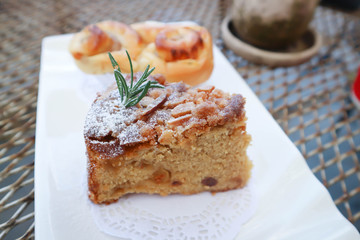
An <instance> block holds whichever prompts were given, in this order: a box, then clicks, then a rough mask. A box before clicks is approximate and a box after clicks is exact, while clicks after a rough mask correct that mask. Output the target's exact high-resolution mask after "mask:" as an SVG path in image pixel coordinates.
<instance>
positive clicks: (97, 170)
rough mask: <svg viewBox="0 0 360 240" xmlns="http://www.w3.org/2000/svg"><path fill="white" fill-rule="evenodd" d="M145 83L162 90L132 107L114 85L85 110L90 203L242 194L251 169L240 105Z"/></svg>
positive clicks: (178, 86)
mask: <svg viewBox="0 0 360 240" xmlns="http://www.w3.org/2000/svg"><path fill="white" fill-rule="evenodd" d="M139 76H140V75H136V76H135V79H137V78H139ZM127 80H128V79H127ZM149 80H151V81H158V82H159V83H160V84H162V85H163V86H164V88H155V89H150V90H149V91H148V93H147V95H146V96H145V97H144V98H143V99H142V100H141V101H140V102H139V103H138V104H137V105H135V106H132V107H129V108H125V107H124V106H123V104H122V103H121V100H120V97H119V92H118V90H117V87H116V85H114V86H113V87H112V88H110V89H108V90H107V91H106V92H105V93H103V94H101V95H99V96H98V97H97V98H96V100H95V101H94V103H93V104H92V106H91V109H90V111H89V113H88V115H87V118H86V123H85V129H84V135H85V142H86V149H87V155H88V185H89V197H90V199H91V200H92V201H93V202H94V203H111V202H113V201H116V200H117V199H119V198H120V197H121V196H123V195H124V194H128V193H149V194H160V195H162V196H165V195H168V194H173V193H179V194H194V193H199V192H202V191H211V192H218V191H227V190H230V189H236V188H241V187H244V186H245V184H246V183H247V181H248V179H249V177H250V170H251V167H252V164H251V162H250V161H249V159H248V157H247V154H246V149H247V147H248V145H249V142H250V139H251V138H250V136H249V135H248V134H247V133H246V116H245V109H244V104H245V99H244V98H243V97H242V96H241V95H230V94H227V93H224V92H223V91H221V90H218V89H215V88H214V87H212V86H209V87H198V88H190V87H189V86H187V85H185V84H183V83H171V84H170V83H166V82H165V80H164V78H163V77H161V76H156V75H155V76H154V77H151V76H150V77H149ZM134 84H135V83H134Z"/></svg>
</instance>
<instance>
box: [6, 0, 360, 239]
mask: <svg viewBox="0 0 360 240" xmlns="http://www.w3.org/2000/svg"><path fill="white" fill-rule="evenodd" d="M230 7H231V1H206V0H197V1H194V0H183V1H171V0H166V1H140V0H139V1H116V0H103V1H85V0H79V1H70V0H59V1H46V0H36V1H20V0H11V1H10V0H3V1H1V2H0V22H1V24H0V40H1V41H0V49H1V51H0V76H1V77H0V239H16V238H23V239H28V238H34V231H35V227H34V226H35V225H34V154H35V151H34V144H35V123H36V104H37V89H38V79H39V66H40V54H41V52H40V47H41V40H42V38H43V37H45V36H48V35H57V34H64V33H70V32H76V31H79V30H80V29H81V28H82V27H83V26H85V25H87V24H89V23H93V22H97V21H100V20H104V19H114V20H118V21H123V22H125V23H133V22H138V21H143V20H148V19H153V20H160V21H178V20H192V21H195V22H197V23H199V24H201V25H204V26H205V27H207V28H208V29H209V30H210V31H211V33H212V35H213V37H214V40H215V41H214V42H215V44H216V45H217V46H218V47H219V48H220V49H221V50H222V51H223V53H224V54H225V55H226V57H227V58H228V59H229V60H230V62H231V63H232V64H233V66H234V67H235V68H236V70H237V71H238V72H239V73H240V74H241V75H242V76H243V78H244V79H245V80H246V81H247V83H248V84H249V86H250V87H251V88H252V89H253V91H254V92H255V93H256V94H257V96H258V97H259V98H260V100H261V101H262V102H263V104H264V105H265V106H266V108H267V109H268V110H269V112H270V113H271V114H272V116H273V117H274V118H275V120H276V121H277V122H278V123H279V125H280V126H281V127H282V129H283V130H284V131H285V133H286V134H287V135H288V136H289V137H290V139H291V140H292V141H293V142H294V144H295V145H296V146H297V147H298V149H299V150H300V151H301V153H302V154H303V156H304V157H305V159H306V161H307V163H308V165H309V167H310V168H311V169H312V171H313V173H314V174H315V176H316V177H317V178H318V179H319V180H320V181H321V182H322V183H323V184H324V185H325V187H326V188H327V189H328V190H329V192H330V194H331V196H332V198H333V200H334V202H335V204H336V205H337V207H338V208H339V210H340V211H341V212H342V213H343V214H344V216H345V217H346V218H348V219H349V220H350V221H351V222H352V223H353V224H354V225H355V226H356V227H357V229H360V163H359V161H360V110H358V109H356V108H355V106H354V104H353V102H352V101H351V98H350V89H351V82H352V80H353V79H354V78H355V73H356V71H357V68H358V67H359V66H360V18H358V17H354V16H351V15H347V14H344V13H342V12H339V11H336V10H331V9H328V8H325V7H318V9H317V11H316V15H315V18H314V20H313V22H312V25H313V27H315V29H316V30H317V31H318V32H319V33H321V34H322V35H323V38H324V45H323V47H322V48H321V49H320V52H319V53H318V54H317V55H316V56H314V57H313V58H312V59H311V60H310V61H308V62H307V63H304V64H301V65H299V66H294V67H287V68H273V69H271V68H268V67H266V66H261V65H255V64H252V63H250V62H248V61H246V60H244V59H242V58H241V57H239V56H237V55H235V54H234V53H233V52H232V51H231V50H229V49H227V48H226V47H224V44H223V41H222V40H221V36H220V25H221V21H222V19H223V18H224V17H225V15H226V13H227V12H228V9H229V8H230Z"/></svg>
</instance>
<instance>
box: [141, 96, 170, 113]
mask: <svg viewBox="0 0 360 240" xmlns="http://www.w3.org/2000/svg"><path fill="white" fill-rule="evenodd" d="M165 101H166V93H163V94H161V95H160V96H159V97H158V98H156V99H155V100H154V101H153V102H152V103H151V104H150V105H149V106H147V108H146V109H145V110H144V111H143V112H142V113H141V115H142V116H148V115H150V114H151V113H153V112H154V111H155V110H156V109H158V108H159V107H161V105H163V104H164V102H165Z"/></svg>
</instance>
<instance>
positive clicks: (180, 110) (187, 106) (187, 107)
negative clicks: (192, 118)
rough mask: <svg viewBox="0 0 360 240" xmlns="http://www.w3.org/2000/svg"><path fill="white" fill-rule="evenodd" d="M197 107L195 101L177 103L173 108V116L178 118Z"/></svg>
mask: <svg viewBox="0 0 360 240" xmlns="http://www.w3.org/2000/svg"><path fill="white" fill-rule="evenodd" d="M194 108H195V104H194V103H193V102H187V103H184V104H180V105H177V106H176V107H175V108H174V109H173V110H171V116H173V117H175V118H177V117H181V116H184V115H186V114H190V113H191V111H192V109H194Z"/></svg>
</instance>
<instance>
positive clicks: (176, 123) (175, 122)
mask: <svg viewBox="0 0 360 240" xmlns="http://www.w3.org/2000/svg"><path fill="white" fill-rule="evenodd" d="M191 117H192V114H187V115H185V116H182V117H178V118H174V119H170V120H169V121H168V124H169V125H170V126H180V125H182V124H183V123H184V122H186V121H188V120H189V119H190V118H191Z"/></svg>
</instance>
